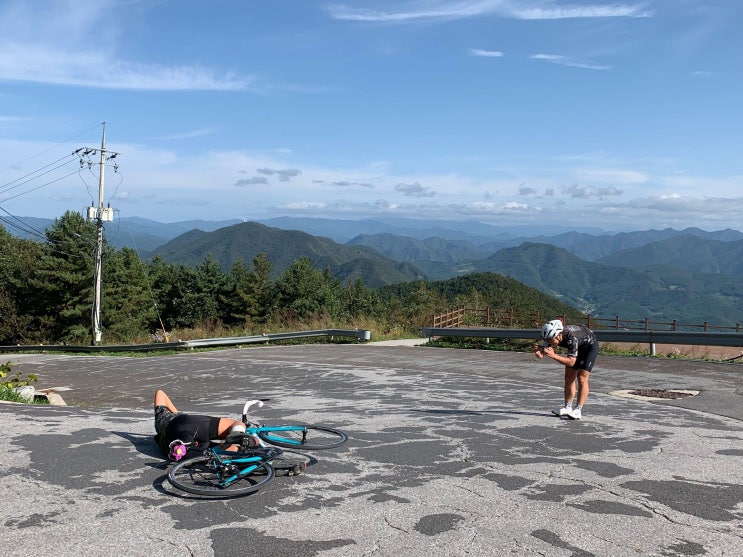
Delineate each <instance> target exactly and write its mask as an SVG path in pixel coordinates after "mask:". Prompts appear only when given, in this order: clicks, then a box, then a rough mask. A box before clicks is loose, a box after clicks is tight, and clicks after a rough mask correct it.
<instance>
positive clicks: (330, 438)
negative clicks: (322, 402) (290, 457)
mask: <svg viewBox="0 0 743 557" xmlns="http://www.w3.org/2000/svg"><path fill="white" fill-rule="evenodd" d="M258 437H260V438H261V439H262V440H263V441H265V442H266V443H270V444H271V445H276V446H277V447H285V448H288V449H299V448H302V449H332V448H334V447H339V446H340V445H342V444H343V443H345V442H346V441H348V435H346V434H345V433H343V432H342V431H339V430H337V429H331V428H329V427H320V426H309V425H308V426H306V427H304V428H303V429H301V430H300V429H298V430H296V431H261V432H259V433H258Z"/></svg>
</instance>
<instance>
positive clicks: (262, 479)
mask: <svg viewBox="0 0 743 557" xmlns="http://www.w3.org/2000/svg"><path fill="white" fill-rule="evenodd" d="M211 460H212V458H211V457H209V456H198V457H195V458H189V459H188V460H184V461H182V462H178V463H177V464H174V465H173V466H171V467H170V468H169V469H168V481H169V482H170V483H171V485H173V486H174V487H176V488H178V489H180V490H182V491H185V492H186V493H191V494H193V495H201V496H203V497H237V496H239V495H247V494H248V493H253V492H255V491H258V490H259V489H260V488H262V487H263V486H264V485H266V484H267V483H268V482H270V481H271V480H273V479H274V477H275V476H276V472H275V471H274V469H273V467H272V466H271V465H270V464H269V463H268V462H257V463H255V464H256V465H257V466H258V469H257V470H256V472H253V473H251V474H248V475H245V476H243V477H241V478H240V479H238V480H237V481H234V482H232V483H231V484H230V485H228V486H227V487H221V486H220V485H219V480H218V478H217V474H216V472H215V471H214V468H213V467H212V466H211V464H210V461H211Z"/></svg>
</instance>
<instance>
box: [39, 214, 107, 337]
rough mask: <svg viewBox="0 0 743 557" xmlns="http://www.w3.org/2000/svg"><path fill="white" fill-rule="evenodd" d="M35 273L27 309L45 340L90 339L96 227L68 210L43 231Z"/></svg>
mask: <svg viewBox="0 0 743 557" xmlns="http://www.w3.org/2000/svg"><path fill="white" fill-rule="evenodd" d="M46 240H47V241H46V244H45V245H44V249H43V253H42V255H41V257H40V258H39V261H38V265H37V272H36V274H35V276H32V277H30V280H29V286H30V287H31V292H32V293H31V296H30V309H31V311H32V312H33V317H34V318H35V319H36V320H37V321H38V323H39V326H40V327H41V328H42V331H41V334H43V335H44V338H45V339H46V341H47V342H72V343H85V342H86V341H88V340H90V338H91V327H92V325H91V309H92V303H93V252H94V249H95V245H96V230H95V226H94V225H93V224H91V223H89V222H86V221H85V219H83V217H82V216H81V215H80V214H79V213H76V212H73V211H67V212H66V213H65V214H64V215H63V216H62V217H60V218H59V219H56V220H55V221H54V223H53V224H52V225H51V226H50V227H49V228H48V229H47V231H46Z"/></svg>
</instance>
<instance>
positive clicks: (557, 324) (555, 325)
mask: <svg viewBox="0 0 743 557" xmlns="http://www.w3.org/2000/svg"><path fill="white" fill-rule="evenodd" d="M561 332H562V321H560V320H559V319H553V320H552V321H550V322H548V323H545V324H544V326H543V327H542V338H543V339H544V340H551V339H553V338H555V337H556V336H557V335H559V334H560V333H561Z"/></svg>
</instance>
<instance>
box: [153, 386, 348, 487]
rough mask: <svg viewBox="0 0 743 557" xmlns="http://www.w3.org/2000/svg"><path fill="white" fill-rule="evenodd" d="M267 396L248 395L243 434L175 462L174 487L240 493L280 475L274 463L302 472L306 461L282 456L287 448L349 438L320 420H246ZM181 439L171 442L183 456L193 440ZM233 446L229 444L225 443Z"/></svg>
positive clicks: (327, 445)
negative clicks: (307, 423)
mask: <svg viewBox="0 0 743 557" xmlns="http://www.w3.org/2000/svg"><path fill="white" fill-rule="evenodd" d="M266 400H268V399H261V400H249V401H248V402H246V403H245V406H244V407H243V415H242V421H243V423H244V424H245V426H246V432H245V434H239V435H237V436H228V437H227V438H226V439H225V440H224V442H223V443H217V444H213V445H211V446H210V447H209V448H207V449H205V450H204V451H203V453H202V454H201V455H200V456H196V457H193V458H186V459H185V460H181V461H180V462H176V463H175V464H173V465H172V466H171V467H170V468H169V469H168V481H169V482H170V483H171V484H172V485H173V486H174V487H176V488H178V489H180V490H182V491H185V492H187V493H191V494H193V495H200V496H202V497H237V496H240V495H247V494H249V493H253V492H255V491H258V490H259V489H261V488H262V487H264V486H265V485H266V484H268V483H269V482H270V481H272V480H273V479H274V477H275V476H276V469H275V468H276V467H279V466H280V467H281V468H282V469H284V470H287V473H288V474H289V475H294V474H301V473H302V471H303V470H304V468H305V466H306V461H302V462H301V463H297V462H291V460H290V461H288V462H289V464H288V465H287V464H286V462H285V461H282V455H283V453H284V451H283V450H282V449H280V448H278V447H285V448H290V449H307V450H317V449H331V448H335V447H338V446H340V445H342V444H343V443H345V442H346V441H347V440H348V436H347V435H346V434H345V433H343V432H342V431H339V430H337V429H332V428H328V427H322V426H305V425H280V426H267V425H260V424H255V423H252V422H250V421H249V420H248V410H249V408H250V407H251V406H253V405H256V404H257V405H258V407H259V408H260V407H262V406H263V402H264V401H266ZM174 443H179V444H178V445H176V446H175V447H171V449H172V450H174V451H175V452H172V453H171V454H174V455H178V456H175V457H174V458H182V457H183V456H184V455H187V452H188V449H189V448H192V446H193V443H183V442H178V441H174ZM224 446H229V447H230V450H227V449H225V448H224Z"/></svg>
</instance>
